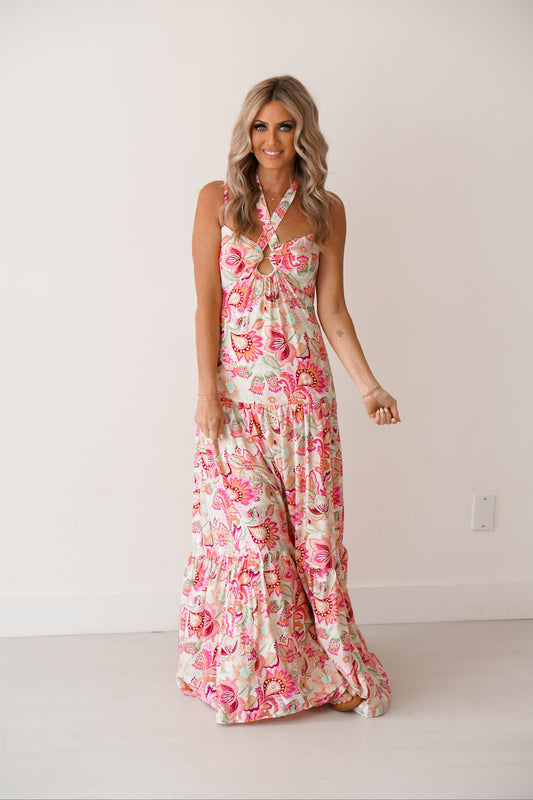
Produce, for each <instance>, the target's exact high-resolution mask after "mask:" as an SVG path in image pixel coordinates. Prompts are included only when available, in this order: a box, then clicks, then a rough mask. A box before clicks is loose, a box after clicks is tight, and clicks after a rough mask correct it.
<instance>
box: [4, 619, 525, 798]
mask: <svg viewBox="0 0 533 800" xmlns="http://www.w3.org/2000/svg"><path fill="white" fill-rule="evenodd" d="M361 630H362V632H363V635H364V636H365V638H366V641H367V644H368V646H369V648H370V649H371V650H373V651H374V652H376V653H377V654H378V655H379V658H380V659H381V661H382V662H383V664H384V666H385V668H386V669H387V671H388V673H389V677H390V681H391V689H392V701H391V705H390V707H389V710H388V711H387V713H386V714H385V715H384V716H382V717H376V718H373V719H366V718H362V717H359V716H358V715H356V714H340V713H339V712H336V711H333V710H332V709H330V708H329V707H327V706H325V707H323V708H319V709H316V710H312V711H304V712H302V713H300V714H296V715H293V716H292V717H286V718H284V719H280V720H269V721H263V722H256V723H251V724H247V725H232V726H221V725H217V724H216V723H215V721H214V712H213V711H212V709H210V708H209V707H208V706H206V705H204V704H203V703H202V702H201V701H199V700H196V699H192V698H188V697H185V696H183V695H182V694H181V693H180V692H179V691H178V689H177V688H176V685H175V683H174V671H175V665H176V640H177V634H175V633H168V632H165V633H139V634H130V633H127V634H107V635H101V636H100V635H86V636H46V637H39V638H33V637H28V638H13V639H1V640H0V669H1V681H0V713H1V722H0V726H1V727H0V735H1V739H0V756H1V761H2V764H1V777H0V787H1V788H0V794H1V797H3V798H413V799H414V798H528V800H529V799H530V798H533V620H511V621H495V622H459V623H457V622H443V623H436V624H435V623H423V624H404V625H368V626H365V627H362V628H361Z"/></svg>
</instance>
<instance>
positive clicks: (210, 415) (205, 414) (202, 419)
mask: <svg viewBox="0 0 533 800" xmlns="http://www.w3.org/2000/svg"><path fill="white" fill-rule="evenodd" d="M194 421H195V422H196V424H197V425H198V427H199V428H200V430H201V431H202V433H203V434H204V436H206V437H207V438H208V439H211V440H212V441H214V440H215V439H217V438H218V437H219V435H220V434H221V433H222V425H223V421H224V411H223V410H222V404H221V402H220V399H219V397H218V396H217V395H213V396H211V397H204V398H202V397H200V398H198V404H197V406H196V413H195V415H194Z"/></svg>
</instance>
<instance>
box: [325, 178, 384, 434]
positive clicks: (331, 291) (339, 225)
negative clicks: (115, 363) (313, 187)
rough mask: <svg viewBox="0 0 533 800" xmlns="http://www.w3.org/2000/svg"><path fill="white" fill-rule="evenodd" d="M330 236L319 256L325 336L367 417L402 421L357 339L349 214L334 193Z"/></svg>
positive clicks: (382, 420) (382, 422) (380, 420)
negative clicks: (347, 252)
mask: <svg viewBox="0 0 533 800" xmlns="http://www.w3.org/2000/svg"><path fill="white" fill-rule="evenodd" d="M332 199H333V207H332V212H331V226H332V227H331V234H330V237H329V240H328V244H327V247H326V249H325V250H323V251H322V252H321V254H320V265H319V268H318V275H317V282H316V293H317V314H318V319H319V320H320V325H321V326H322V329H323V331H324V333H325V334H326V337H327V339H328V341H329V343H330V344H331V346H332V348H333V349H334V351H335V353H336V354H337V355H338V357H339V358H340V360H341V361H342V363H343V364H344V366H345V367H346V370H347V371H348V373H349V375H350V377H351V378H352V380H353V382H354V383H355V385H356V386H357V388H358V389H359V392H360V393H361V397H362V398H363V402H364V404H365V407H366V411H367V413H368V416H369V417H370V419H371V420H372V422H375V423H376V424H377V425H387V424H389V423H396V422H400V416H399V414H398V406H397V403H396V400H395V399H394V397H392V396H391V395H390V394H389V393H388V392H386V391H385V389H383V388H382V386H381V385H380V384H379V383H378V381H377V380H376V378H375V377H374V375H373V373H372V370H371V369H370V367H369V365H368V362H367V360H366V358H365V354H364V353H363V348H362V347H361V344H360V342H359V339H358V338H357V334H356V332H355V328H354V324H353V321H352V318H351V316H350V313H349V311H348V308H347V307H346V301H345V299H344V286H343V261H344V243H345V241H346V214H345V211H344V205H343V203H342V200H341V199H340V198H339V197H337V195H333V194H332Z"/></svg>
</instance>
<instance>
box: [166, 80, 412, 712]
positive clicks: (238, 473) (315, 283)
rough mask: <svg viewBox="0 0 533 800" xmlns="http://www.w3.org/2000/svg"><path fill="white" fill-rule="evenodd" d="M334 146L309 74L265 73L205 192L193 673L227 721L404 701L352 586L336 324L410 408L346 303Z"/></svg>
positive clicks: (365, 373)
mask: <svg viewBox="0 0 533 800" xmlns="http://www.w3.org/2000/svg"><path fill="white" fill-rule="evenodd" d="M327 149H328V148H327V144H326V142H325V140H324V138H323V136H322V134H321V132H320V129H319V126H318V112H317V109H316V106H315V103H314V101H313V99H312V98H311V96H310V94H309V92H308V91H307V90H306V88H305V87H304V86H303V85H302V84H301V83H300V82H299V81H298V80H296V79H295V78H294V77H292V76H282V77H276V78H271V79H268V80H265V81H262V82H261V83H259V84H257V85H256V86H254V87H253V88H252V89H251V90H250V92H249V93H248V95H247V97H246V98H245V101H244V104H243V107H242V111H241V114H240V116H239V119H238V120H237V123H236V125H235V129H234V132H233V138H232V142H231V148H230V153H229V160H228V170H227V180H226V183H223V182H222V181H215V182H213V183H209V184H207V185H206V186H204V188H203V189H202V190H201V191H200V194H199V197H198V206H197V211H196V218H195V223H194V231H193V260H194V269H195V280H196V288H197V300H198V303H197V311H196V347H197V358H198V375H199V385H198V405H197V408H196V414H195V422H196V424H197V428H196V436H197V447H196V452H195V456H194V511H193V546H192V552H191V555H190V558H189V560H188V564H187V567H186V570H185V577H184V584H183V595H182V604H181V613H180V629H179V660H178V668H177V673H176V682H177V685H178V686H179V688H180V689H181V690H182V691H183V692H184V693H185V694H187V695H191V696H197V697H199V698H201V699H202V700H204V701H205V702H206V703H208V704H209V705H211V706H213V708H215V709H216V712H217V714H216V721H217V722H219V723H238V722H252V721H254V720H258V719H265V718H270V717H280V716H283V715H285V714H292V713H295V712H298V711H301V710H303V709H307V708H312V707H316V706H320V705H324V704H326V703H329V704H331V705H332V707H333V708H335V709H338V710H342V711H352V710H353V711H355V712H356V713H358V714H359V715H360V716H364V717H376V716H380V715H381V714H383V713H384V712H385V711H386V709H387V706H388V704H389V699H390V687H389V680H388V677H387V674H386V672H385V670H384V668H383V665H382V664H381V662H380V661H379V659H378V658H377V656H376V655H374V653H372V652H370V651H369V650H368V648H367V645H366V642H365V640H364V638H363V636H362V634H361V631H360V630H359V629H358V627H357V625H356V622H355V620H354V615H353V610H352V606H351V603H350V598H349V596H348V591H347V588H346V570H347V553H346V549H345V547H344V545H343V521H344V510H343V494H342V459H341V448H340V440H339V430H338V424H337V406H336V399H335V390H334V385H333V378H332V375H331V369H330V365H329V361H328V356H327V352H326V349H325V346H324V341H323V338H322V332H321V331H324V333H325V335H326V337H327V339H328V341H329V342H330V344H331V346H332V347H333V349H334V350H335V352H336V353H337V354H338V356H339V358H340V360H341V361H342V363H343V364H344V366H345V367H346V369H347V370H348V373H349V374H350V376H351V378H352V379H353V381H354V383H355V385H356V387H357V389H358V390H359V392H360V393H361V396H362V399H363V402H364V405H365V407H366V412H367V414H368V417H369V419H370V420H371V421H372V422H373V423H375V424H377V425H391V424H396V423H398V422H399V421H400V417H399V415H398V408H397V404H396V400H395V399H394V398H393V397H391V395H390V394H388V393H387V392H386V391H385V389H383V388H382V387H381V386H380V384H379V383H378V381H377V380H376V378H375V377H374V374H373V373H372V371H371V369H370V367H369V365H368V363H367V361H366V359H365V356H364V354H363V351H362V349H361V345H360V344H359V341H358V338H357V336H356V333H355V330H354V325H353V323H352V319H351V317H350V314H349V312H348V310H347V307H346V303H345V299H344V293H343V251H344V241H345V230H346V222H345V213H344V207H343V204H342V202H341V200H340V199H339V198H338V197H337V196H336V195H334V194H332V193H331V192H328V191H327V190H326V188H325V181H326V176H327V166H326V154H327ZM315 289H316V300H317V302H316V313H315V306H314V299H315ZM319 321H320V325H319Z"/></svg>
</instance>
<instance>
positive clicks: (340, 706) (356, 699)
mask: <svg viewBox="0 0 533 800" xmlns="http://www.w3.org/2000/svg"><path fill="white" fill-rule="evenodd" d="M362 700H363V698H362V697H361V696H360V695H358V694H355V695H354V696H353V697H352V698H351V700H345V701H344V703H336V702H334V701H331V702H330V706H331V707H332V708H334V709H335V711H353V709H354V708H356V707H357V706H358V705H359V703H361V702H362Z"/></svg>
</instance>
